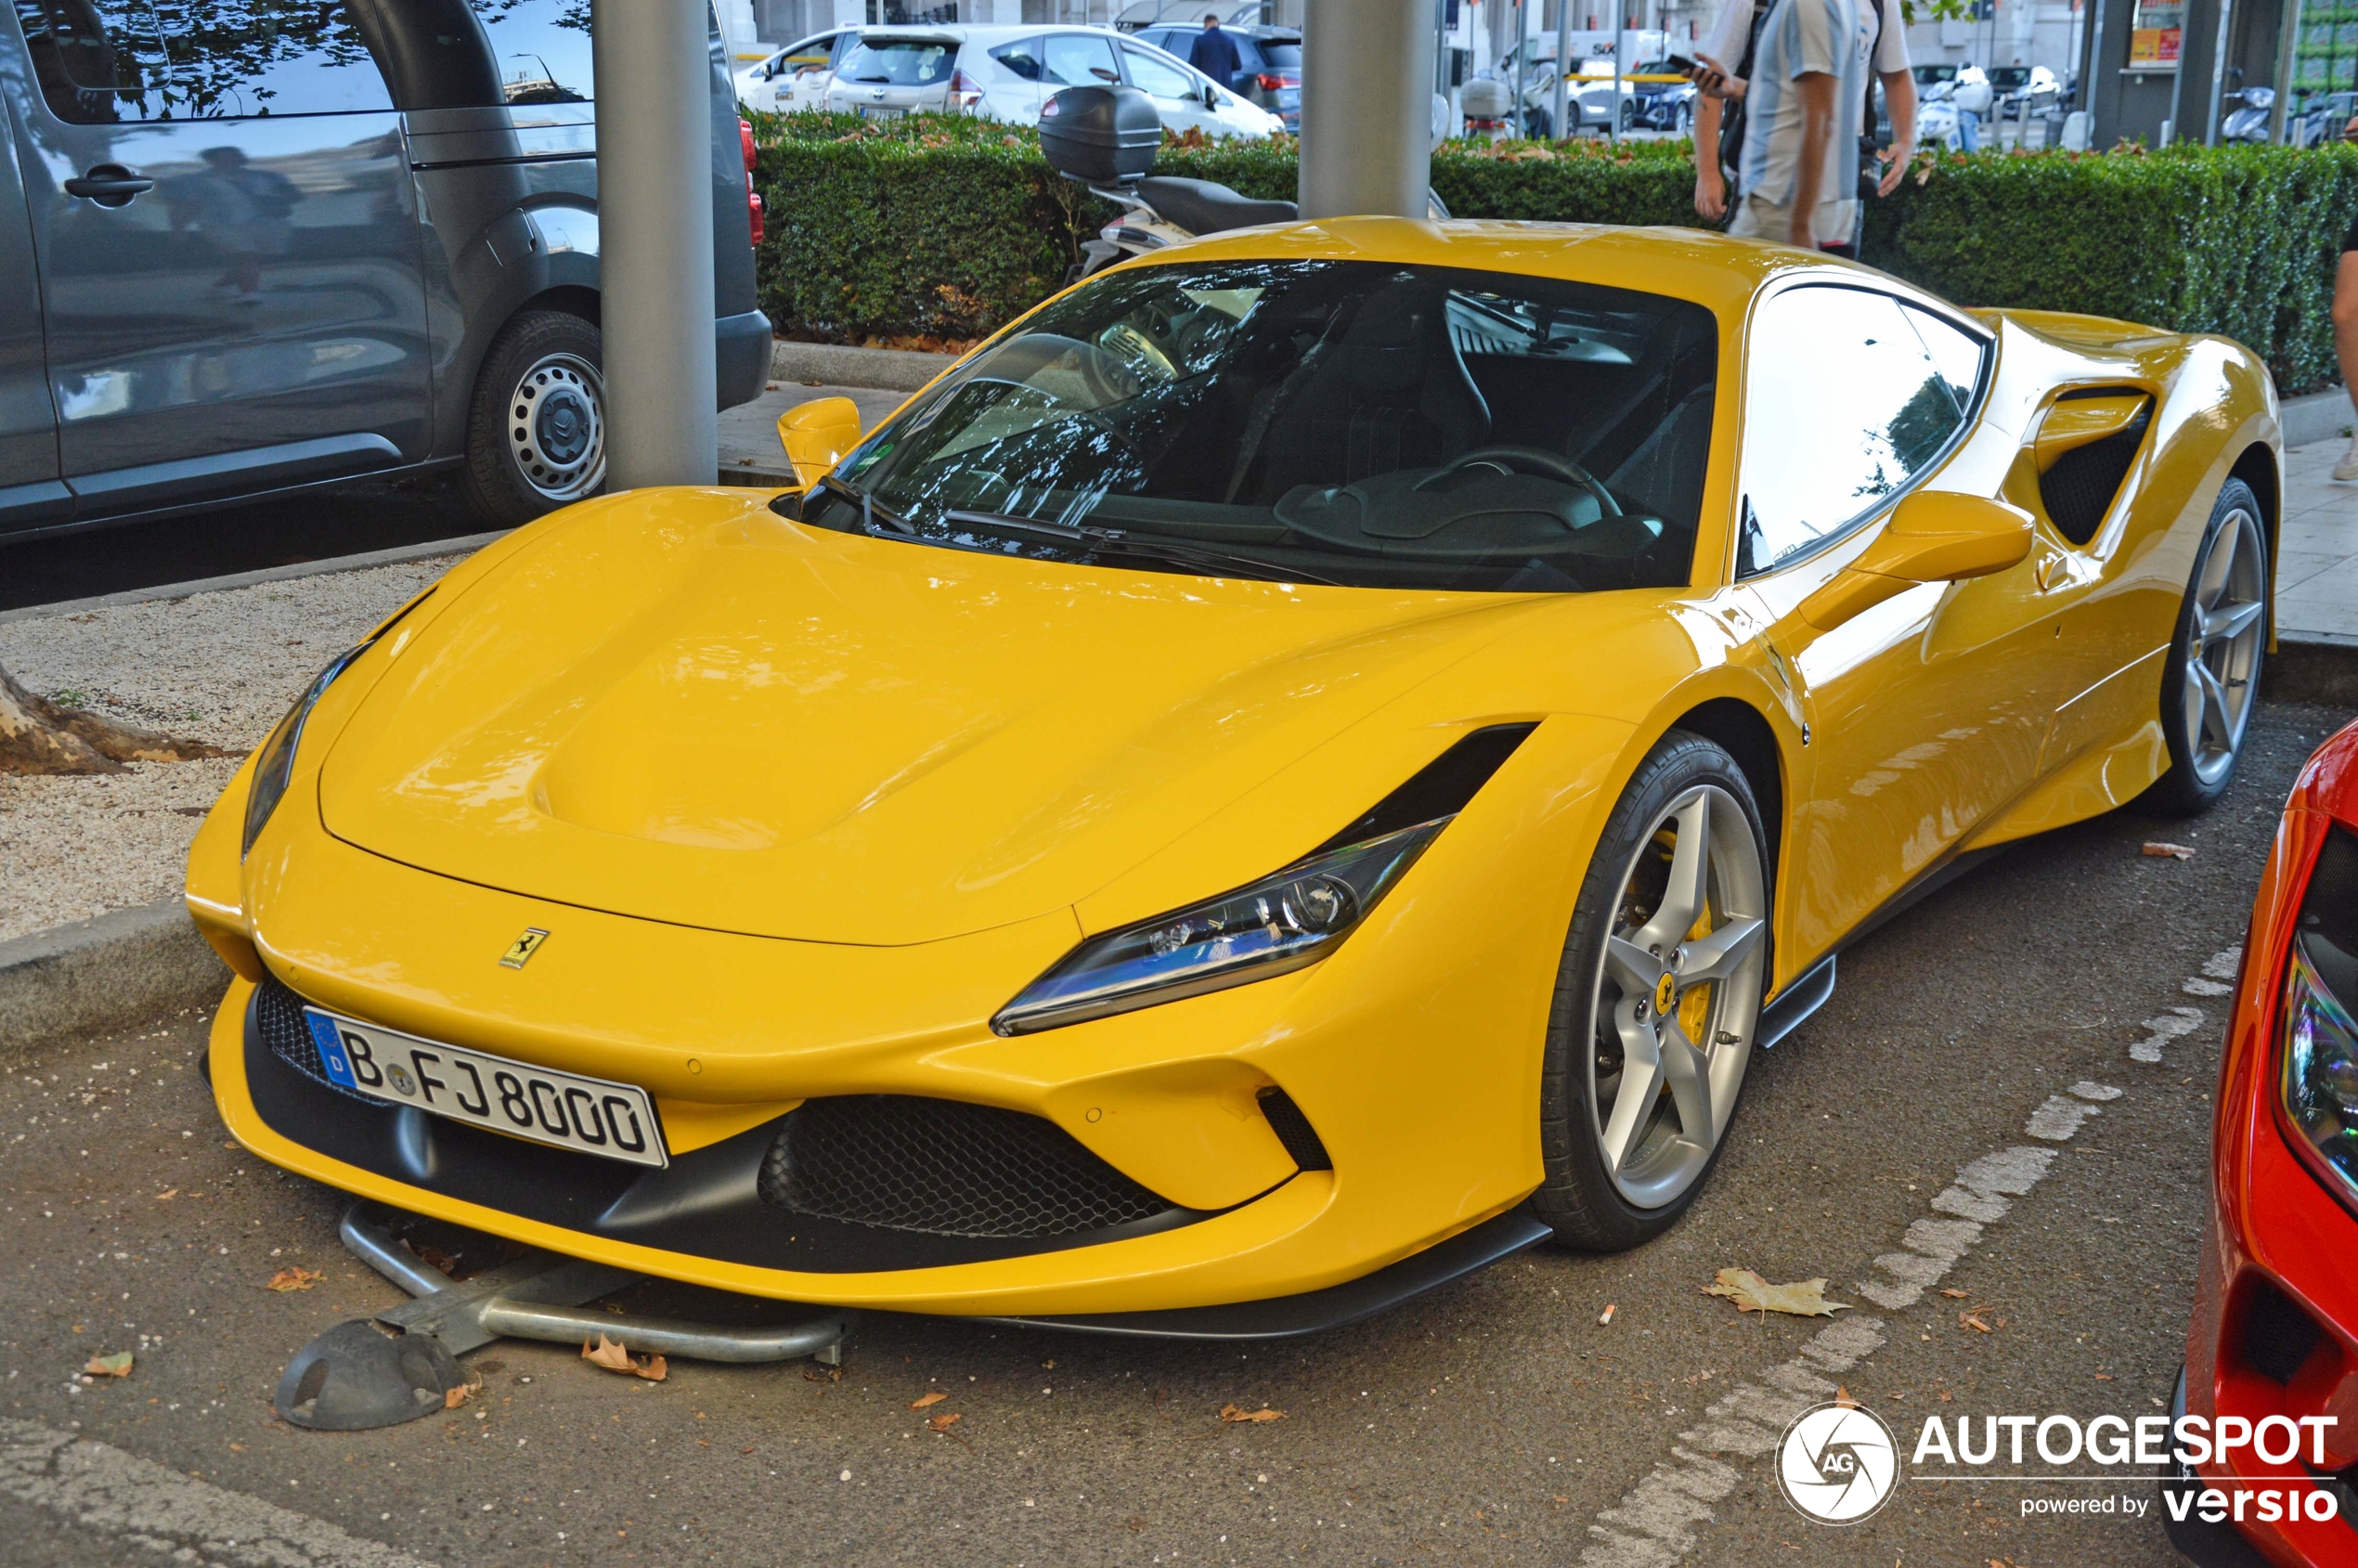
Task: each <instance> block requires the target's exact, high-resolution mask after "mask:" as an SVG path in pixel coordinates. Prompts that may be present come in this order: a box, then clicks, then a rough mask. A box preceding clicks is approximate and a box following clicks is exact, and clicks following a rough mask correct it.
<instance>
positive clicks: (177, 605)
mask: <svg viewBox="0 0 2358 1568" xmlns="http://www.w3.org/2000/svg"><path fill="white" fill-rule="evenodd" d="M455 559H456V558H455V557H441V558H436V559H433V560H426V561H409V562H404V563H402V564H399V565H395V566H379V567H375V568H372V569H369V570H367V571H357V572H331V573H326V574H323V575H321V576H318V577H297V578H292V579H289V580H287V581H284V582H274V583H262V584H258V585H256V586H255V587H253V588H240V589H232V590H228V591H227V592H224V593H204V594H199V595H197V596H196V597H194V598H191V599H179V600H172V601H165V602H154V603H144V604H123V605H117V606H114V607H112V608H110V609H103V610H89V611H84V612H83V613H82V614H79V615H72V616H52V617H47V618H43V619H37V620H25V621H17V622H14V623H11V624H9V625H6V626H0V665H6V667H8V669H9V670H10V672H11V673H13V674H14V675H15V676H16V677H17V679H18V680H21V681H22V682H24V684H25V685H26V686H27V687H28V688H30V689H31V690H32V691H34V692H37V693H41V694H42V695H44V696H46V697H51V698H55V699H57V700H58V701H61V702H69V703H74V704H78V705H81V706H88V707H92V708H95V709H97V711H98V712H100V713H104V714H107V715H109V716H110V717H112V718H117V719H129V720H131V721H133V722H135V723H139V724H147V725H151V726H153V727H156V728H159V729H163V730H169V731H171V732H174V733H175V734H181V735H188V736H191V737H194V738H196V739H198V740H204V741H210V742H212V743H213V744H214V745H221V746H227V747H230V748H232V749H235V750H238V751H240V752H242V751H246V750H250V749H252V748H253V747H254V746H257V745H261V744H262V741H263V737H265V736H266V735H267V734H268V733H269V732H270V726H271V725H273V724H275V723H277V722H278V720H279V715H280V714H282V713H284V712H285V711H286V708H287V705H288V704H289V703H290V702H292V701H293V700H294V697H295V694H296V693H298V692H300V691H301V690H302V689H303V686H304V682H305V681H307V680H310V679H311V677H312V676H314V675H316V674H317V673H318V672H319V669H320V667H322V666H323V665H325V664H326V663H327V662H328V661H329V660H330V658H332V657H334V656H335V655H336V654H338V653H339V652H341V651H342V650H343V648H345V647H346V646H348V645H349V644H351V643H352V642H353V641H356V639H358V638H359V637H360V636H361V635H363V634H364V633H366V632H367V631H368V629H369V628H370V627H372V626H374V625H376V623H377V622H378V621H380V620H382V619H383V618H384V616H387V615H389V614H390V613H392V611H393V610H394V609H395V608H396V607H397V606H399V605H400V603H402V601H404V600H406V599H408V597H409V596H410V595H412V594H414V593H416V592H417V591H418V590H420V589H421V588H423V587H424V586H425V585H426V584H428V583H430V582H432V581H433V580H434V578H436V577H440V576H441V575H442V574H443V573H444V572H447V571H448V570H449V569H450V567H451V565H452V564H453V563H454V561H455ZM237 769H238V763H237V760H236V759H235V758H224V759H221V760H217V761H210V762H147V763H135V764H133V765H132V767H131V768H130V770H129V771H126V772H123V773H116V774H108V775H102V776H99V777H95V778H33V779H27V778H7V777H0V941H5V940H8V939H9V938H11V937H21V936H26V935H28V934H30V933H32V932H34V931H39V930H45V929H46V928H47V927H52V926H61V925H64V924H66V923H68V922H70V921H75V920H86V919H89V918H90V917H91V916H93V915H98V914H107V913H109V912H110V911H112V910H118V909H127V908H129V907H131V906H133V905H135V904H143V903H151V902H153V901H155V900H157V899H162V898H166V897H169V896H170V895H172V894H174V893H176V892H178V891H179V890H180V887H181V865H182V862H183V861H184V860H185V859H186V858H187V855H188V841H189V840H190V839H192V838H194V837H195V836H196V832H197V823H199V821H200V820H201V819H202V817H203V815H204V812H205V810H206V808H208V807H210V806H211V805H212V804H213V801H214V797H216V796H218V795H219V794H220V793H221V788H222V786H223V785H224V784H227V782H228V781H229V777H230V775H231V774H233V773H235V772H236V771H237Z"/></svg>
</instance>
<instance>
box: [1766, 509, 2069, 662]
mask: <svg viewBox="0 0 2358 1568" xmlns="http://www.w3.org/2000/svg"><path fill="white" fill-rule="evenodd" d="M2030 529H2031V520H2030V513H2028V512H2025V511H2023V510H2022V508H2020V507H2018V506H2009V505H2007V504H2006V503H2005V502H2004V501H2002V500H1995V499H1991V498H1989V497H1988V496H1967V495H1958V494H1956V493H1955V492H1953V491H1948V490H1917V491H1914V492H1913V493H1911V494H1910V495H1908V496H1905V497H1903V498H1902V499H1900V502H1899V504H1898V506H1896V507H1894V508H1892V510H1891V515H1890V516H1889V517H1887V518H1885V520H1884V525H1883V530H1882V532H1880V533H1878V534H1877V535H1876V536H1875V538H1873V539H1872V540H1870V541H1869V542H1868V545H1867V548H1866V549H1865V550H1863V551H1859V557H1858V559H1857V560H1855V561H1853V562H1852V563H1851V564H1850V565H1849V566H1848V568H1847V569H1846V570H1845V571H1843V572H1842V573H1841V574H1839V575H1838V576H1836V577H1834V578H1833V581H1831V582H1829V583H1827V584H1826V585H1825V586H1824V587H1823V588H1820V590H1818V591H1817V592H1815V593H1813V594H1811V595H1810V596H1809V597H1808V598H1807V599H1806V600H1804V601H1802V604H1801V614H1802V617H1803V618H1804V619H1805V620H1807V621H1808V623H1809V624H1810V625H1811V626H1814V627H1816V628H1819V629H1820V631H1828V630H1832V629H1833V628H1835V627H1838V626H1840V625H1841V624H1842V623H1843V622H1845V621H1846V620H1849V619H1850V618H1851V617H1852V616H1858V615H1859V614H1861V613H1863V612H1865V611H1867V610H1871V609H1872V608H1873V607H1874V606H1876V605H1877V604H1880V603H1883V602H1884V601H1885V600H1886V599H1890V598H1894V597H1896V596H1898V595H1899V594H1901V593H1905V592H1906V591H1907V590H1910V589H1911V588H1913V587H1915V586H1916V585H1917V584H1918V583H1928V582H1956V581H1959V580H1961V579H1963V578H1965V577H1988V576H1989V575H1990V574H1991V573H1993V572H2002V571H2004V570H2006V569H2007V568H2008V567H2010V566H2015V565H2018V564H2021V562H2022V560H2023V558H2024V557H2025V556H2028V554H2029V553H2030Z"/></svg>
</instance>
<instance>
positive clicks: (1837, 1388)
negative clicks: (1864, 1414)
mask: <svg viewBox="0 0 2358 1568" xmlns="http://www.w3.org/2000/svg"><path fill="white" fill-rule="evenodd" d="M1834 1403H1835V1404H1837V1405H1839V1406H1842V1407H1843V1408H1844V1409H1846V1410H1856V1409H1857V1408H1859V1402H1858V1401H1857V1400H1855V1399H1853V1398H1851V1397H1850V1391H1849V1390H1848V1389H1846V1388H1845V1387H1843V1386H1842V1385H1841V1384H1840V1383H1836V1384H1835V1385H1834Z"/></svg>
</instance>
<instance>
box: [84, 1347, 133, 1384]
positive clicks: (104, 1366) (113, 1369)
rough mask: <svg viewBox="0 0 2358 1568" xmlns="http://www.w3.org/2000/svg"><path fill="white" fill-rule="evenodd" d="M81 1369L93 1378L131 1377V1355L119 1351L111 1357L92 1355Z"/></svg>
mask: <svg viewBox="0 0 2358 1568" xmlns="http://www.w3.org/2000/svg"><path fill="white" fill-rule="evenodd" d="M82 1369H83V1370H84V1372H87V1373H89V1374H90V1375H91V1376H92V1377H94V1378H127V1377H129V1376H131V1353H130V1352H129V1351H127V1350H119V1351H117V1352H115V1353H114V1354H112V1355H94V1356H92V1357H91V1358H90V1359H89V1361H88V1362H87V1363H86V1364H85V1365H84V1367H83V1368H82Z"/></svg>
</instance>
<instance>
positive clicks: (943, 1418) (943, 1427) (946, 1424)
mask: <svg viewBox="0 0 2358 1568" xmlns="http://www.w3.org/2000/svg"><path fill="white" fill-rule="evenodd" d="M957 1424H958V1413H957V1412H956V1411H955V1410H952V1411H950V1412H948V1413H946V1414H944V1415H939V1416H927V1417H926V1426H928V1427H930V1428H932V1429H933V1430H934V1431H935V1432H948V1431H949V1430H950V1429H951V1428H952V1427H954V1426H956V1425H957Z"/></svg>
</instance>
